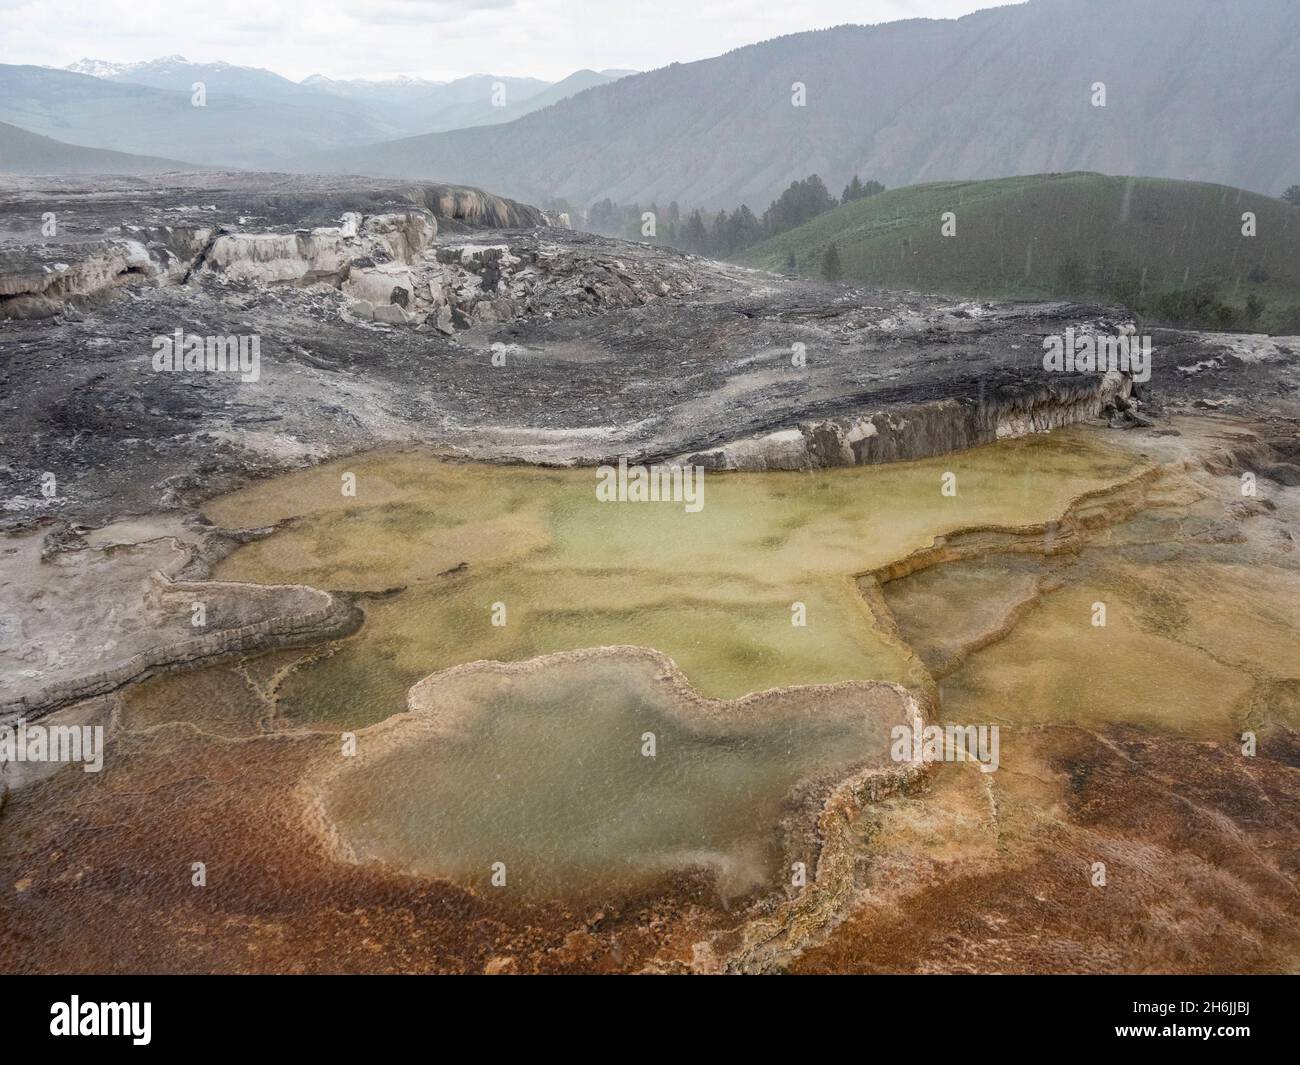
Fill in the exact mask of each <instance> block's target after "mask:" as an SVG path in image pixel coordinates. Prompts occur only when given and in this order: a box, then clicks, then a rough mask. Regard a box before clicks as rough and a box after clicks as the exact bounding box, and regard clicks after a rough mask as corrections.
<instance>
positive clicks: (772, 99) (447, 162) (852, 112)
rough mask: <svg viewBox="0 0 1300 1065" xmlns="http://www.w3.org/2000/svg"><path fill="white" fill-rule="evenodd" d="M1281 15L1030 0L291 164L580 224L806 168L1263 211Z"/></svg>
mask: <svg viewBox="0 0 1300 1065" xmlns="http://www.w3.org/2000/svg"><path fill="white" fill-rule="evenodd" d="M1296 14H1297V12H1296V5H1295V2H1294V0H1236V2H1234V3H1233V4H1231V5H1224V4H1222V3H1220V2H1218V0H1030V2H1028V3H1023V4H1017V5H1012V6H1008V7H999V8H992V9H989V10H985V11H979V12H976V13H974V14H972V15H968V16H966V17H964V18H960V19H950V20H932V19H909V20H906V21H902V22H891V23H885V24H882V25H878V26H840V27H836V28H833V29H828V30H821V31H815V32H809V33H800V34H794V35H792V36H787V37H780V38H777V39H775V40H771V41H766V42H763V43H761V44H755V45H751V46H748V47H745V48H738V49H736V50H734V51H732V52H728V53H727V54H725V55H721V56H718V57H716V58H713V59H706V60H702V61H700V62H695V63H681V64H673V65H671V66H668V67H664V68H662V69H659V70H653V71H650V72H648V73H644V74H639V75H636V76H634V77H628V78H623V79H620V80H619V81H617V82H614V83H613V84H610V85H606V86H603V87H601V88H599V89H596V90H593V91H591V92H586V93H582V94H580V95H578V96H574V97H571V98H569V99H567V100H564V101H562V102H560V103H558V104H556V105H555V106H553V107H549V108H546V109H544V110H541V111H538V112H536V113H534V114H531V115H527V116H525V117H523V118H521V119H519V120H518V121H516V122H513V123H511V124H510V125H509V126H506V127H489V128H478V129H468V130H456V131H452V132H445V133H433V134H429V135H425V136H418V137H410V138H404V139H399V140H396V141H393V142H390V143H387V144H376V145H371V146H367V147H365V148H364V149H341V150H322V151H321V152H318V153H315V154H313V155H310V156H307V157H304V158H302V159H299V160H296V161H295V162H294V165H295V166H300V167H302V168H304V169H310V170H324V171H330V170H337V171H346V172H363V171H364V172H366V173H372V174H379V175H388V176H400V177H429V176H432V175H437V176H438V177H439V178H440V179H444V180H449V181H462V182H468V183H471V184H473V183H479V184H489V185H490V186H491V187H492V188H494V189H498V190H500V191H501V192H503V193H506V194H508V195H512V196H515V197H517V198H522V199H527V200H531V201H533V202H536V201H538V200H544V199H547V198H549V197H564V198H566V199H567V200H568V201H570V203H572V204H573V205H575V206H584V207H585V206H586V205H588V204H590V203H591V202H593V201H594V200H596V199H599V198H602V197H605V196H609V197H611V198H612V199H614V200H615V201H619V202H623V203H633V202H637V203H642V204H648V203H650V202H651V201H655V202H658V203H660V204H667V203H668V202H670V201H673V200H676V201H678V202H679V203H680V204H682V205H690V206H697V207H706V208H707V207H726V208H732V207H734V206H736V205H737V204H739V203H741V202H747V203H749V204H750V206H751V207H754V208H756V209H761V208H762V207H763V206H766V204H767V203H768V202H769V201H770V200H771V199H772V198H773V197H774V196H775V195H777V194H778V193H779V192H780V191H781V190H782V189H783V188H785V187H786V186H787V185H788V184H789V183H790V182H791V181H793V180H796V179H798V178H802V177H805V176H807V175H808V174H812V173H817V174H820V175H821V176H822V177H823V178H824V179H825V181H826V184H827V185H828V186H829V187H830V188H833V189H837V188H840V187H842V186H843V184H844V183H845V182H846V181H847V180H848V179H849V178H850V177H852V176H853V175H854V174H859V175H861V176H862V177H863V178H864V179H865V178H874V179H876V180H878V181H882V182H884V183H885V184H886V185H889V186H891V187H893V186H898V185H907V184H913V183H916V182H922V181H937V180H948V179H972V178H986V177H1000V176H1006V175H1012V174H1024V173H1039V172H1051V171H1073V170H1091V171H1100V172H1103V173H1110V174H1137V175H1148V176H1163V177H1175V178H1184V179H1193V180H1202V181H1213V182H1221V183H1224V184H1231V185H1237V186H1241V187H1244V188H1247V189H1251V190H1255V191H1259V192H1263V193H1267V194H1271V195H1278V194H1280V193H1281V192H1282V190H1283V189H1284V188H1286V187H1287V186H1288V185H1291V184H1294V183H1296V182H1298V181H1300V136H1297V135H1296V130H1297V129H1298V128H1300V34H1298V33H1297V32H1296V28H1297V20H1296ZM1099 83H1100V85H1104V91H1105V96H1104V106H1099V105H1096V104H1095V103H1094V101H1096V100H1098V99H1100V98H1099V97H1098V91H1099V90H1098V89H1096V88H1094V86H1099ZM800 85H801V86H802V87H803V91H804V99H805V104H804V106H794V102H793V101H794V99H795V93H796V91H797V87H798V86H800Z"/></svg>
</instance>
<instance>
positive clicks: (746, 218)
mask: <svg viewBox="0 0 1300 1065" xmlns="http://www.w3.org/2000/svg"><path fill="white" fill-rule="evenodd" d="M884 191H885V186H884V185H882V184H881V183H880V182H879V181H873V180H868V181H863V180H862V179H861V178H860V177H858V176H857V175H856V174H855V175H854V176H853V179H852V180H851V181H850V182H849V183H848V184H847V185H846V186H845V187H844V191H843V193H842V194H841V195H840V197H839V198H838V199H837V198H836V197H835V196H834V195H832V193H831V192H830V190H829V189H827V188H826V183H825V182H824V181H822V179H821V177H820V176H818V175H817V174H812V175H810V176H809V177H806V178H803V179H802V180H800V181H793V182H791V183H790V187H789V188H787V189H786V190H785V191H784V192H782V193H781V195H780V196H778V197H777V198H776V199H775V200H773V201H772V202H771V203H770V204H769V205H768V208H767V210H765V211H764V212H763V213H762V215H756V214H755V213H754V212H753V210H752V209H751V208H750V206H749V205H748V204H745V203H742V204H741V205H740V206H739V207H737V208H735V209H734V210H731V211H727V210H720V211H705V210H701V209H699V208H696V209H694V210H690V211H684V210H682V208H681V206H680V205H679V204H678V203H677V201H676V200H674V201H673V202H672V203H670V204H668V206H667V207H666V208H661V207H660V206H659V205H658V204H656V203H651V204H649V205H648V206H646V207H643V206H642V205H641V204H638V203H631V204H620V203H615V202H614V201H613V200H612V199H610V198H609V197H606V198H605V199H603V200H598V201H597V202H596V203H593V204H592V205H591V206H590V207H589V208H588V209H587V211H586V212H585V214H584V215H579V214H577V213H575V212H574V211H573V209H572V207H571V206H570V205H569V204H568V203H567V202H566V201H564V200H552V201H549V202H548V203H546V204H544V205H543V208H544V209H545V210H546V211H548V212H550V213H552V214H559V213H561V212H564V213H567V214H568V215H569V217H570V219H571V220H572V222H573V224H574V225H575V226H577V227H579V228H583V229H587V230H589V231H591V232H593V233H602V234H604V235H606V236H612V237H625V238H627V239H628V240H644V241H650V242H651V243H655V244H666V245H668V246H670V247H674V248H678V249H680V250H682V251H688V252H694V253H695V254H697V255H708V256H710V257H712V258H716V259H724V258H726V257H727V256H729V255H735V254H737V253H738V252H741V251H744V250H745V249H746V248H749V247H752V246H753V245H755V244H758V243H759V242H760V241H764V240H767V239H768V238H769V237H774V236H776V235H777V234H778V233H784V232H786V231H787V230H790V229H796V228H798V227H799V226H801V225H803V224H804V223H805V222H808V221H811V220H812V219H813V218H816V217H817V216H818V215H819V214H824V213H825V212H826V211H829V210H832V209H833V208H835V207H838V206H840V205H841V204H844V203H851V202H852V201H853V200H860V199H863V198H865V197H867V196H875V195H878V194H879V193H882V192H884ZM647 216H648V217H647ZM827 251H828V253H829V252H830V251H831V249H827ZM787 265H788V267H789V272H791V273H794V272H796V271H797V269H798V264H797V263H795V264H787ZM834 268H835V269H836V270H838V255H836V262H835V264H834ZM823 272H824V271H823ZM831 280H834V278H831Z"/></svg>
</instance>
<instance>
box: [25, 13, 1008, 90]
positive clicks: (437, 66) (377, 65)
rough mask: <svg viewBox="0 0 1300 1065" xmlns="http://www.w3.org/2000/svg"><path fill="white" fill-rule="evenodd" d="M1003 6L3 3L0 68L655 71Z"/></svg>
mask: <svg viewBox="0 0 1300 1065" xmlns="http://www.w3.org/2000/svg"><path fill="white" fill-rule="evenodd" d="M995 6H998V0H983V2H980V0H293V2H284V0H202V2H198V0H0V20H3V21H2V23H0V24H2V25H3V26H4V29H3V32H0V62H5V63H38V64H44V65H47V66H65V65H66V64H68V63H71V62H73V61H74V60H77V59H80V58H82V57H83V56H89V57H91V58H94V59H108V60H113V61H119V62H122V61H133V60H139V59H154V58H156V57H158V56H162V55H173V54H179V55H183V56H185V57H186V58H187V59H190V60H191V61H194V62H208V61H211V60H216V59H223V60H226V61H227V62H231V63H238V64H242V65H244V66H255V67H266V68H268V69H270V70H274V71H277V72H278V73H281V74H284V75H286V76H288V77H291V78H294V79H301V78H303V77H306V76H307V75H308V74H315V73H322V74H327V75H329V76H331V77H374V76H381V77H382V76H385V75H390V74H415V75H422V76H425V77H429V78H439V79H445V78H453V77H459V76H462V75H465V74H473V73H493V74H514V75H528V76H532V77H539V78H548V79H552V80H554V79H558V78H560V77H563V76H564V75H566V74H569V73H571V72H572V71H574V70H578V69H581V68H582V67H593V68H597V69H600V68H605V67H627V68H632V69H637V70H649V69H651V68H653V67H660V66H664V65H665V64H667V63H671V62H673V61H674V60H679V61H683V62H685V61H688V60H692V59H703V58H705V57H707V56H712V55H718V54H719V53H721V52H725V51H727V50H728V49H731V48H736V47H739V46H740V45H745V44H753V43H755V42H756V41H762V40H767V39H768V38H770V37H779V36H781V35H782V34H786V33H795V32H798V31H800V30H811V29H821V28H824V27H826V26H837V25H840V24H842V23H846V22H856V23H874V22H892V21H894V20H896V19H903V18H917V17H929V18H952V17H955V16H958V15H964V14H967V13H969V12H971V11H975V10H977V9H979V8H983V7H995Z"/></svg>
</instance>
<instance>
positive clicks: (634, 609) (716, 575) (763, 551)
mask: <svg viewBox="0 0 1300 1065" xmlns="http://www.w3.org/2000/svg"><path fill="white" fill-rule="evenodd" d="M1136 467H1137V460H1135V459H1134V458H1133V457H1132V456H1130V455H1127V454H1124V453H1121V452H1117V451H1115V450H1113V449H1110V448H1108V447H1106V446H1105V445H1103V444H1102V443H1100V442H1099V441H1098V440H1097V437H1096V435H1095V434H1089V433H1085V432H1081V431H1076V432H1068V433H1059V434H1053V435H1051V436H1048V437H1035V438H1030V439H1026V440H1016V441H1005V442H1002V443H999V444H996V445H993V446H990V447H986V448H980V449H977V450H974V451H970V452H966V453H964V454H961V455H950V456H946V457H943V458H939V459H934V460H926V461H921V462H912V463H899V464H896V465H889V466H877V467H867V468H852V469H839V470H827V471H818V472H812V473H765V474H717V475H710V476H706V478H705V494H704V500H705V505H704V508H703V510H701V511H700V512H699V513H695V514H690V513H686V512H685V510H684V508H683V507H682V506H681V505H680V504H672V503H601V502H599V501H598V500H597V499H596V494H595V486H596V476H595V471H593V470H590V469H581V470H563V471H551V470H539V469H534V468H525V467H505V468H502V467H485V466H476V465H455V464H448V463H444V462H439V461H436V460H433V459H430V458H429V457H427V456H424V455H421V454H418V453H411V452H404V453H398V454H379V455H370V456H365V457H360V458H357V459H354V460H352V461H350V462H339V463H331V464H329V465H327V466H323V467H320V468H317V469H314V470H310V471H304V472H302V473H295V474H290V475H287V476H284V477H279V478H276V479H275V480H273V481H269V482H266V483H263V484H259V485H256V486H254V487H252V488H250V489H247V490H246V491H243V492H239V493H236V494H234V495H231V496H227V497H225V498H224V499H222V500H220V501H218V502H217V503H216V504H215V505H213V506H211V507H209V508H208V512H209V514H210V515H211V516H212V518H213V519H214V520H215V521H217V522H218V523H219V524H222V525H225V526H227V527H249V526H255V525H265V524H269V523H271V522H274V521H278V520H281V519H283V518H292V519H294V521H293V523H292V524H291V525H290V527H288V528H286V529H284V530H282V531H280V532H277V533H276V534H275V535H274V536H272V537H270V538H269V539H267V540H264V541H261V542H258V543H254V544H251V545H248V546H246V547H244V548H242V549H240V550H239V551H237V552H235V553H234V554H233V555H231V556H230V558H228V559H227V560H226V561H225V562H224V563H223V564H222V565H221V566H220V567H219V569H218V571H217V573H216V576H217V577H218V578H220V579H223V580H246V581H255V582H260V583H269V584H273V583H303V584H310V585H314V586H316V587H321V588H328V589H347V590H371V591H375V590H382V589H388V588H393V587H396V586H403V587H404V589H405V590H404V591H402V592H401V593H400V594H397V595H395V596H393V597H391V598H386V599H377V600H372V601H369V602H367V603H366V604H365V610H366V624H365V627H364V628H363V629H362V631H361V632H360V633H359V634H358V635H357V636H356V637H354V638H353V639H351V640H348V641H346V642H345V643H344V644H343V645H342V646H341V647H340V649H339V650H338V652H337V653H336V654H334V655H333V656H331V657H329V658H327V659H324V660H321V661H318V662H316V663H314V664H313V665H311V666H310V667H309V668H306V669H303V670H301V671H299V672H298V673H296V674H295V675H293V676H291V677H290V678H289V679H288V680H287V681H286V683H285V685H284V686H283V688H282V689H281V693H280V701H279V711H280V713H281V714H282V715H284V716H285V717H286V718H288V719H290V720H296V721H301V722H319V723H323V724H328V725H330V726H335V725H338V726H343V727H359V726H364V725H367V724H371V723H373V722H376V721H379V720H382V719H383V718H385V717H387V716H389V715H390V714H392V713H395V712H397V711H400V710H401V709H402V708H403V706H404V705H405V697H406V691H407V689H408V688H409V687H410V686H411V685H412V684H413V683H414V682H415V681H417V680H418V679H420V678H421V677H423V676H426V675H427V674H429V673H432V672H434V671H436V670H439V669H445V668H447V667H449V666H453V665H457V664H459V663H462V662H468V661H475V660H478V659H500V660H517V659H524V658H530V657H533V656H536V655H540V654H545V653H549V652H552V651H561V650H573V649H579V648H584V647H598V646H606V645H612V644H624V645H633V646H642V647H652V648H655V649H657V650H660V651H662V652H664V653H665V654H667V655H668V656H669V657H671V658H672V659H673V660H674V661H675V662H676V663H677V664H678V666H679V667H680V668H681V669H682V670H683V671H684V672H685V673H686V675H687V677H689V678H690V680H691V681H692V683H693V684H694V685H695V686H696V687H697V688H698V689H699V690H700V691H702V692H703V693H705V694H707V695H711V696H715V697H719V698H731V697H735V696H738V695H742V694H744V693H746V692H751V691H760V690H765V689H768V688H775V687H781V686H785V685H790V684H814V683H829V682H834V681H841V680H861V679H881V680H897V681H900V682H907V681H908V680H909V674H908V664H907V660H906V656H905V651H904V649H903V648H901V647H900V646H899V645H898V644H897V643H896V642H894V641H893V640H890V639H888V638H887V637H885V636H883V635H882V634H880V633H877V632H876V631H875V629H874V626H873V621H872V618H871V615H870V613H869V611H868V610H867V609H866V607H865V605H864V604H863V602H862V599H861V597H860V595H859V593H858V591H857V589H856V587H855V585H854V583H853V580H852V577H853V575H854V574H857V573H861V572H863V571H865V570H869V569H872V568H874V567H876V566H879V565H881V564H883V563H885V562H888V561H890V560H892V559H895V558H898V557H900V556H903V555H906V554H907V553H909V552H911V551H914V550H916V549H918V548H920V547H924V546H926V545H928V544H929V543H930V542H931V541H932V539H933V538H934V536H936V535H937V534H940V533H942V532H944V531H947V530H951V529H954V528H958V527H961V526H966V525H980V524H1001V525H1018V524H1023V523H1027V522H1035V521H1042V520H1045V519H1047V518H1050V517H1053V516H1055V515H1057V514H1059V513H1060V511H1061V510H1062V509H1063V508H1064V507H1065V506H1066V504H1067V503H1068V501H1069V500H1070V499H1071V498H1072V497H1074V496H1076V495H1078V494H1079V493H1081V492H1084V491H1087V490H1089V489H1092V488H1096V487H1099V486H1102V485H1105V484H1110V483H1113V482H1114V481H1116V480H1119V479H1121V478H1122V477H1124V476H1126V475H1127V474H1129V473H1131V472H1132V471H1133V470H1134V469H1136ZM345 472H351V473H355V474H356V478H357V494H356V497H355V498H347V497H344V496H343V495H342V493H341V491H340V485H341V478H342V475H343V474H344V473H345ZM945 472H952V473H954V474H956V477H957V481H956V484H957V494H956V495H955V496H944V495H943V494H942V493H941V491H940V488H941V478H942V475H943V474H944V473H945ZM462 564H463V568H460V569H456V567H461V566H462ZM454 569H455V570H456V571H455V572H451V573H448V572H447V571H449V570H454ZM497 603H500V604H503V605H504V608H505V624H504V625H502V626H495V625H493V623H492V622H493V606H494V604H497ZM795 603H802V604H803V607H804V613H805V615H806V622H807V623H806V625H804V626H796V625H793V624H792V617H793V604H795Z"/></svg>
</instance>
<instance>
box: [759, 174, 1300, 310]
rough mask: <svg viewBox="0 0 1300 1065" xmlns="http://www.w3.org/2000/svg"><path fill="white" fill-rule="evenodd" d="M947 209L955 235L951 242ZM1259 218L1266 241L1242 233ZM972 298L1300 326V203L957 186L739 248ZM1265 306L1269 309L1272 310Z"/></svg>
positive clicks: (890, 198) (1204, 193)
mask: <svg viewBox="0 0 1300 1065" xmlns="http://www.w3.org/2000/svg"><path fill="white" fill-rule="evenodd" d="M946 211H951V212H953V214H954V215H955V216H956V235H955V236H951V237H945V236H943V235H942V234H941V224H942V222H941V219H942V216H943V214H944V212H946ZM1246 211H1253V212H1254V213H1255V217H1256V227H1257V235H1256V236H1254V237H1245V236H1243V235H1242V214H1243V213H1244V212H1246ZM832 242H834V244H835V245H836V250H837V252H838V254H839V258H840V262H841V264H842V266H843V276H844V277H845V278H846V279H851V280H856V281H865V282H870V283H874V284H880V285H888V286H894V287H904V288H915V289H923V290H925V291H929V292H942V293H950V294H954V295H965V296H972V297H1000V296H1006V297H1029V298H1041V297H1049V296H1064V297H1068V298H1072V299H1103V300H1110V301H1115V302H1120V303H1124V304H1126V305H1128V306H1129V307H1131V308H1132V309H1133V310H1135V311H1138V312H1139V313H1143V314H1144V315H1147V316H1149V317H1151V318H1152V319H1153V320H1161V321H1165V322H1166V323H1167V324H1187V325H1198V326H1202V327H1209V328H1259V329H1269V330H1270V331H1274V332H1285V333H1294V332H1300V209H1297V208H1294V207H1291V206H1289V205H1288V204H1286V203H1284V202H1283V201H1281V200H1279V199H1273V198H1270V197H1267V196H1260V195H1258V194H1256V193H1251V192H1245V191H1243V190H1241V189H1235V188H1231V187H1229V186H1226V185H1209V184H1203V183H1200V182H1191V181H1169V180H1164V179H1158V178H1123V177H1106V176H1104V175H1102V174H1092V173H1070V174H1037V175H1032V176H1029V177H1013V178H998V179H994V180H989V181H947V182H937V183H934V184H928V185H914V186H911V187H908V188H900V189H892V190H890V191H888V192H884V193H881V194H879V195H877V196H872V197H869V198H867V199H863V200H855V201H853V202H851V203H848V204H845V205H844V206H842V207H838V208H836V209H835V210H833V211H828V212H827V213H825V214H823V215H820V216H818V217H817V218H814V219H813V220H812V221H811V222H809V223H807V224H806V225H803V226H800V227H799V228H798V229H793V230H790V231H789V232H786V233H782V234H780V235H778V236H776V237H773V238H771V239H769V240H766V241H764V242H762V243H761V244H758V245H755V246H754V247H752V248H750V249H747V250H746V251H745V252H743V253H741V254H740V256H739V258H740V259H741V261H743V262H747V263H750V264H752V265H755V266H761V267H764V268H766V269H770V270H782V269H784V268H785V266H786V264H787V262H788V256H789V255H790V253H791V252H793V253H794V255H795V257H796V260H797V263H798V267H799V272H800V273H802V274H816V273H818V272H819V271H820V266H821V260H822V256H823V254H824V253H825V250H826V248H827V247H828V246H829V245H830V244H831V243H832ZM1261 304H1262V307H1261V306H1260V305H1261Z"/></svg>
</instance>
